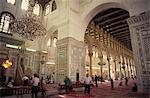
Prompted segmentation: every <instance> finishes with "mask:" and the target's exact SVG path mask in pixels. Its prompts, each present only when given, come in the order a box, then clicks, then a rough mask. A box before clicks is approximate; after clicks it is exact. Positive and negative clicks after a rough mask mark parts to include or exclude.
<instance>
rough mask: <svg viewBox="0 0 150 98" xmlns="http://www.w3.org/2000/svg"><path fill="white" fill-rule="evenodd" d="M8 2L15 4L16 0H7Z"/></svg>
mask: <svg viewBox="0 0 150 98" xmlns="http://www.w3.org/2000/svg"><path fill="white" fill-rule="evenodd" d="M7 2H8V3H10V4H15V2H16V0H7Z"/></svg>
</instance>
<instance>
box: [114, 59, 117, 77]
mask: <svg viewBox="0 0 150 98" xmlns="http://www.w3.org/2000/svg"><path fill="white" fill-rule="evenodd" d="M114 76H115V78H114V79H115V80H117V74H116V60H115V59H114Z"/></svg>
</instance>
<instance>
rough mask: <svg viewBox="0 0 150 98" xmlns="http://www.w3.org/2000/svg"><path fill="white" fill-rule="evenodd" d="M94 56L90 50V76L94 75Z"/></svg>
mask: <svg viewBox="0 0 150 98" xmlns="http://www.w3.org/2000/svg"><path fill="white" fill-rule="evenodd" d="M92 57H93V52H92V51H90V50H89V58H90V76H92Z"/></svg>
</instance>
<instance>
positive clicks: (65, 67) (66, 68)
mask: <svg viewBox="0 0 150 98" xmlns="http://www.w3.org/2000/svg"><path fill="white" fill-rule="evenodd" d="M56 45H57V58H56V59H57V68H56V69H57V71H56V81H57V82H58V83H60V82H63V80H64V77H65V76H69V78H70V79H71V80H72V81H76V73H79V76H80V77H79V80H80V79H82V78H83V77H84V76H85V52H86V50H85V44H84V42H81V41H78V40H76V39H74V38H72V37H67V38H64V39H61V40H58V41H57V43H56Z"/></svg>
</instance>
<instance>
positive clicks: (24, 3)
mask: <svg viewBox="0 0 150 98" xmlns="http://www.w3.org/2000/svg"><path fill="white" fill-rule="evenodd" d="M28 6H29V0H22V3H21V9H23V10H28Z"/></svg>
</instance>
